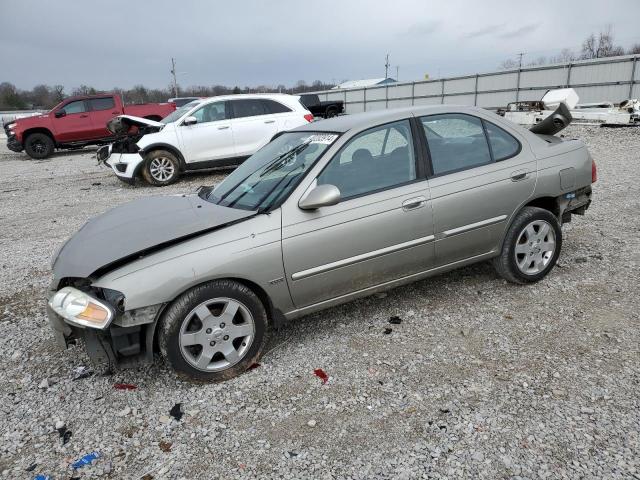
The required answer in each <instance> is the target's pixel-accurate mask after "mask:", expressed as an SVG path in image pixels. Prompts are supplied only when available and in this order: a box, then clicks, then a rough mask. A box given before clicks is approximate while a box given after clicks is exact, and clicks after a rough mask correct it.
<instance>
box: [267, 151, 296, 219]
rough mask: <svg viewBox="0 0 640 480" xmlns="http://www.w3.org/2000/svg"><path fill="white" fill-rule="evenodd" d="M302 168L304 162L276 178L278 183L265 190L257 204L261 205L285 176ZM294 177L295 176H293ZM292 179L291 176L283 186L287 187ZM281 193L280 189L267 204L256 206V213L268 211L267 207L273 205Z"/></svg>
mask: <svg viewBox="0 0 640 480" xmlns="http://www.w3.org/2000/svg"><path fill="white" fill-rule="evenodd" d="M301 168H302V169H304V163H303V164H302V165H300V166H299V167H296V168H294V169H293V170H290V171H288V172H287V173H286V175H283V176H282V178H281V179H280V180H278V183H276V184H275V185H274V186H273V188H272V189H271V190H269V191H268V192H267V194H266V195H263V196H262V198H261V199H260V201H259V202H258V203H257V205H261V204H262V202H264V201H265V200H266V199H267V198H269V195H271V194H272V193H273V192H274V191H275V189H276V188H278V187H279V186H280V184H281V183H282V181H283V180H284V179H285V178H287V177H288V176H289V175H291V174H292V173H293V172H295V171H296V170H298V169H301ZM294 178H295V177H294ZM292 180H293V178H292V179H291V180H289V182H288V183H287V184H286V185H285V186H284V188H287V187H288V186H289V184H290V183H291V181H292ZM281 195H282V190H281V191H280V193H279V194H278V195H276V196H275V197H274V198H273V200H271V201H270V202H269V204H268V205H267V206H266V207H258V213H264V212H267V211H269V209H270V208H271V205H273V204H274V203H275V201H276V200H277V199H278V198H279V197H280V196H281Z"/></svg>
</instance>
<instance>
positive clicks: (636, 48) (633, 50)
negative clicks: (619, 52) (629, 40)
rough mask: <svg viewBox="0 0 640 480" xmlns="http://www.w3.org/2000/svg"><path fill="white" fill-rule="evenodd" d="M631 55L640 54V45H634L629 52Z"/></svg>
mask: <svg viewBox="0 0 640 480" xmlns="http://www.w3.org/2000/svg"><path fill="white" fill-rule="evenodd" d="M627 53H628V54H629V55H637V54H639V53H640V43H634V44H633V45H632V46H631V47H630V48H629V50H628V51H627Z"/></svg>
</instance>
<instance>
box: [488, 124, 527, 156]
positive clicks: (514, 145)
mask: <svg viewBox="0 0 640 480" xmlns="http://www.w3.org/2000/svg"><path fill="white" fill-rule="evenodd" d="M484 127H485V129H486V131H487V137H488V138H489V145H491V151H492V152H493V158H494V160H495V161H496V162H497V161H500V160H505V159H507V158H511V157H513V156H515V155H517V154H518V153H519V152H520V142H518V140H516V139H515V138H514V137H513V136H512V135H511V134H510V133H507V132H506V131H504V130H503V129H501V128H500V127H498V126H497V125H494V124H493V123H490V122H487V121H486V120H485V121H484Z"/></svg>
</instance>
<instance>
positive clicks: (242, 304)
mask: <svg viewBox="0 0 640 480" xmlns="http://www.w3.org/2000/svg"><path fill="white" fill-rule="evenodd" d="M269 335H270V324H269V319H268V316H267V312H266V310H265V307H264V305H263V304H262V302H261V301H260V299H259V298H258V297H257V296H256V294H255V293H253V291H251V290H250V289H249V288H248V287H246V286H244V285H242V284H241V283H238V282H235V281H231V280H216V281H212V282H208V283H204V284H202V285H198V286H196V287H194V288H192V289H191V290H189V291H187V292H185V293H184V294H182V295H181V296H180V297H178V298H177V299H176V300H175V301H174V302H173V303H172V304H171V305H170V306H169V308H168V309H167V311H166V313H165V314H164V317H163V319H162V320H161V324H160V327H159V334H158V344H159V346H160V352H161V354H162V356H163V357H164V359H165V361H166V362H167V363H168V364H169V365H171V367H172V368H173V369H174V370H175V371H176V373H177V374H178V375H180V376H182V377H185V378H186V379H188V380H193V381H198V382H222V381H225V380H229V379H231V378H233V377H236V376H238V375H240V374H241V373H243V372H245V371H246V370H247V369H248V368H249V367H250V366H251V365H253V364H254V363H256V362H257V361H258V360H259V359H260V357H261V355H262V353H263V351H264V347H265V345H266V344H267V341H268V339H269Z"/></svg>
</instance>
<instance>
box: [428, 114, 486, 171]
mask: <svg viewBox="0 0 640 480" xmlns="http://www.w3.org/2000/svg"><path fill="white" fill-rule="evenodd" d="M420 121H421V122H422V126H423V128H424V133H425V135H426V137H427V143H428V145H429V155H430V157H431V165H432V166H433V174H434V175H442V174H445V173H452V172H457V171H460V170H466V169H469V168H474V167H479V166H481V165H487V164H489V163H491V161H492V159H491V152H490V150H489V144H488V143H487V138H486V136H485V134H484V128H483V127H482V120H480V119H479V118H477V117H473V116H471V115H465V114H460V113H448V114H442V115H429V116H428V117H422V118H420Z"/></svg>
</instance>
